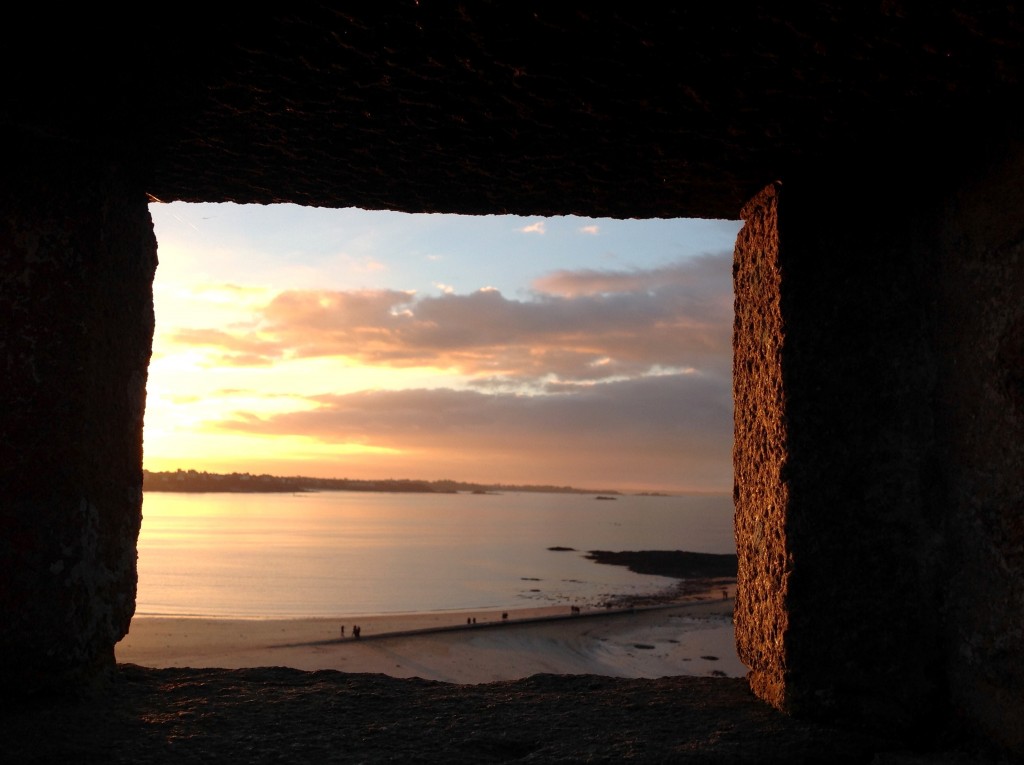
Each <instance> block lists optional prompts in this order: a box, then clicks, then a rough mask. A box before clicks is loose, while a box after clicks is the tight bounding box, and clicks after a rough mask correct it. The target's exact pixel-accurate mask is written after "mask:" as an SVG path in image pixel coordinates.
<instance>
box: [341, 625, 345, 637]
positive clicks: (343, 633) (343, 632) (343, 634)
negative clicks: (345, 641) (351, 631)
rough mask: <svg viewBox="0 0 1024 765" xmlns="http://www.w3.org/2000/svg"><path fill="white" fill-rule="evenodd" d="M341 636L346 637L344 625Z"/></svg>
mask: <svg viewBox="0 0 1024 765" xmlns="http://www.w3.org/2000/svg"><path fill="white" fill-rule="evenodd" d="M341 636H342V637H345V625H344V624H342V625H341Z"/></svg>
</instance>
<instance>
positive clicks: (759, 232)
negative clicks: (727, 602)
mask: <svg viewBox="0 0 1024 765" xmlns="http://www.w3.org/2000/svg"><path fill="white" fill-rule="evenodd" d="M742 218H743V221H744V224H743V228H742V229H741V230H740V233H739V236H738V237H737V239H736V249H735V256H734V266H733V291H734V294H735V310H734V320H733V323H734V331H733V404H734V409H733V411H734V417H735V432H734V440H733V476H734V479H733V480H734V491H733V495H734V501H735V507H736V514H735V528H736V547H737V554H738V557H739V574H738V577H737V582H736V608H735V617H734V621H735V624H736V649H737V652H738V653H739V657H740V659H741V660H742V661H743V663H744V664H746V665H747V666H748V667H750V683H751V687H752V688H753V689H754V692H755V693H756V694H757V695H758V696H760V697H761V698H763V699H765V700H766V701H768V702H769V703H771V704H773V705H774V706H776V707H778V708H779V709H787V708H788V707H789V704H788V702H787V699H786V670H787V658H786V649H785V640H786V638H787V634H788V624H787V622H788V611H789V609H788V605H787V597H788V593H789V575H790V573H791V568H792V561H791V559H790V558H791V553H790V551H789V545H788V543H787V539H786V519H787V512H788V511H789V486H788V484H787V483H786V482H785V481H784V480H783V472H784V470H785V465H786V458H787V454H788V451H787V447H788V444H787V440H786V437H787V430H786V420H785V415H786V412H785V400H784V393H785V391H784V389H783V381H782V345H783V342H784V339H785V331H784V325H783V320H782V311H781V308H780V295H781V279H782V274H781V272H780V264H779V232H778V189H777V188H776V187H775V186H774V185H772V186H769V187H767V188H765V189H764V190H763V191H762V192H761V193H760V194H758V195H757V196H756V197H754V199H752V200H751V201H750V202H749V203H748V204H747V206H746V207H744V208H743V212H742Z"/></svg>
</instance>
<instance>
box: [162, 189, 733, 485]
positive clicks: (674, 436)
mask: <svg viewBox="0 0 1024 765" xmlns="http://www.w3.org/2000/svg"><path fill="white" fill-rule="evenodd" d="M150 211H151V213H152V216H153V221H154V225H155V229H156V236H157V240H158V243H159V250H158V252H159V258H160V266H159V268H158V269H157V276H156V282H155V285H154V297H155V301H156V336H155V338H154V348H153V361H152V364H151V366H150V371H149V386H148V391H149V395H148V403H147V411H146V428H145V467H146V468H147V469H149V470H175V469H178V468H182V469H188V468H194V469H197V470H208V471H212V472H234V471H238V472H251V473H264V472H265V473H273V474H277V475H314V476H327V477H339V478H342V477H347V478H415V479H428V480H433V479H442V478H451V479H455V480H462V481H482V482H501V483H516V484H527V483H530V484H540V483H543V484H558V485H574V486H580V487H588V488H607V489H621V490H625V491H633V490H648V491H685V490H722V491H726V490H729V489H730V488H731V485H732V463H731V445H732V400H731V389H730V375H731V358H732V353H731V340H730V338H731V332H732V288H731V265H732V246H733V241H734V240H735V236H736V232H737V230H738V228H739V225H740V224H739V223H738V222H734V221H697V220H676V221H668V220H648V221H617V220H595V219H589V218H573V217H559V218H546V219H545V218H522V217H516V216H478V217H471V216H453V215H407V214H402V213H390V212H369V211H363V210H354V209H347V210H326V209H318V208H303V207H297V206H292V205H280V206H269V207H262V206H239V205H205V204H204V205H185V204H179V203H174V204H152V205H151V206H150Z"/></svg>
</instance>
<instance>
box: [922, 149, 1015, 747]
mask: <svg viewBox="0 0 1024 765" xmlns="http://www.w3.org/2000/svg"><path fill="white" fill-rule="evenodd" d="M993 159H994V158H993ZM1022 210H1024V146H1022V145H1021V144H1019V143H1018V144H1015V145H1013V146H1012V147H1011V149H1010V150H1008V151H1007V153H1006V155H1005V156H998V160H996V161H992V162H984V163H978V166H977V168H976V169H975V170H974V171H973V172H972V173H971V177H970V178H969V180H968V182H967V183H965V184H964V185H963V187H962V188H961V189H959V191H958V192H957V193H956V194H955V195H952V196H951V197H950V198H949V199H948V200H947V204H946V206H945V208H944V209H943V211H942V223H941V230H942V241H943V247H942V251H941V264H940V273H941V275H942V280H941V283H942V288H941V292H940V295H939V310H938V317H939V326H940V338H941V356H940V370H941V373H940V377H939V379H940V381H941V385H940V389H939V390H940V392H939V404H940V406H939V408H938V412H939V414H938V418H939V422H940V423H941V427H942V431H943V433H944V437H943V444H942V447H943V465H944V466H945V469H944V471H943V484H944V488H945V491H946V497H947V499H946V501H947V503H948V518H947V521H946V523H947V524H948V540H949V547H950V550H949V554H948V559H947V561H946V562H945V565H946V571H947V574H948V576H947V579H946V581H945V586H944V589H945V591H946V594H947V595H946V597H947V599H948V604H947V607H946V612H947V614H948V616H949V618H948V619H947V624H946V630H947V645H946V650H947V653H948V662H949V665H950V667H951V678H950V684H951V688H952V694H953V698H954V701H955V703H956V704H957V706H958V707H959V708H962V709H965V710H970V712H969V714H970V715H971V717H972V718H974V719H975V720H976V721H978V722H979V723H980V724H981V725H983V726H984V728H985V729H986V730H987V731H988V732H989V734H990V735H991V736H992V737H993V738H995V739H997V740H1004V741H1007V742H1008V743H1009V744H1010V745H1011V746H1013V747H1014V748H1015V750H1016V751H1018V752H1022V753H1024V726H1022V725H1021V721H1022V720H1024V215H1022Z"/></svg>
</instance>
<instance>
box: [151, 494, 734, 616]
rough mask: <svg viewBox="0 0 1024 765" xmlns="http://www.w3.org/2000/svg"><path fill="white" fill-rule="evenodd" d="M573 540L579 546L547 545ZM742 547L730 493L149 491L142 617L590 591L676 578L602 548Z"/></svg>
mask: <svg viewBox="0 0 1024 765" xmlns="http://www.w3.org/2000/svg"><path fill="white" fill-rule="evenodd" d="M554 546H562V547H572V548H575V551H574V552H555V551H550V550H548V549H547V548H549V547H554ZM598 549H600V550H616V551H618V550H676V549H678V550H690V551H693V552H709V553H731V552H735V545H734V543H733V529H732V498H731V496H729V495H726V494H722V495H710V496H709V495H692V496H682V497H633V496H623V497H619V498H618V499H617V500H615V501H601V500H595V498H594V496H593V495H574V494H534V493H508V494H496V495H474V494H437V495H435V494H387V493H371V492H365V493H364V492H319V493H310V494H299V495H291V494H169V493H160V492H151V493H146V495H145V499H144V503H143V522H142V533H141V534H140V537H139V591H138V599H137V604H138V606H137V613H139V614H149V615H156V614H163V615H176V616H212V617H234V618H237V617H243V618H290V617H309V616H314V617H315V616H324V617H333V616H350V615H368V614H382V613H400V612H417V611H443V610H457V609H469V608H473V609H479V608H516V607H520V608H522V607H532V606H540V605H555V604H562V603H576V604H580V605H588V604H590V605H596V604H599V603H600V602H602V601H603V599H605V598H607V597H609V596H613V595H625V594H643V593H650V592H657V591H660V590H663V589H665V588H667V587H669V586H671V585H672V584H673V583H674V580H672V579H666V578H663V577H653V576H641V575H639V574H634V573H632V572H630V571H628V570H627V569H626V568H624V567H621V566H608V565H600V564H597V563H594V562H592V561H589V560H586V559H585V558H584V557H583V556H584V555H585V554H586V552H587V551H588V550H598Z"/></svg>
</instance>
